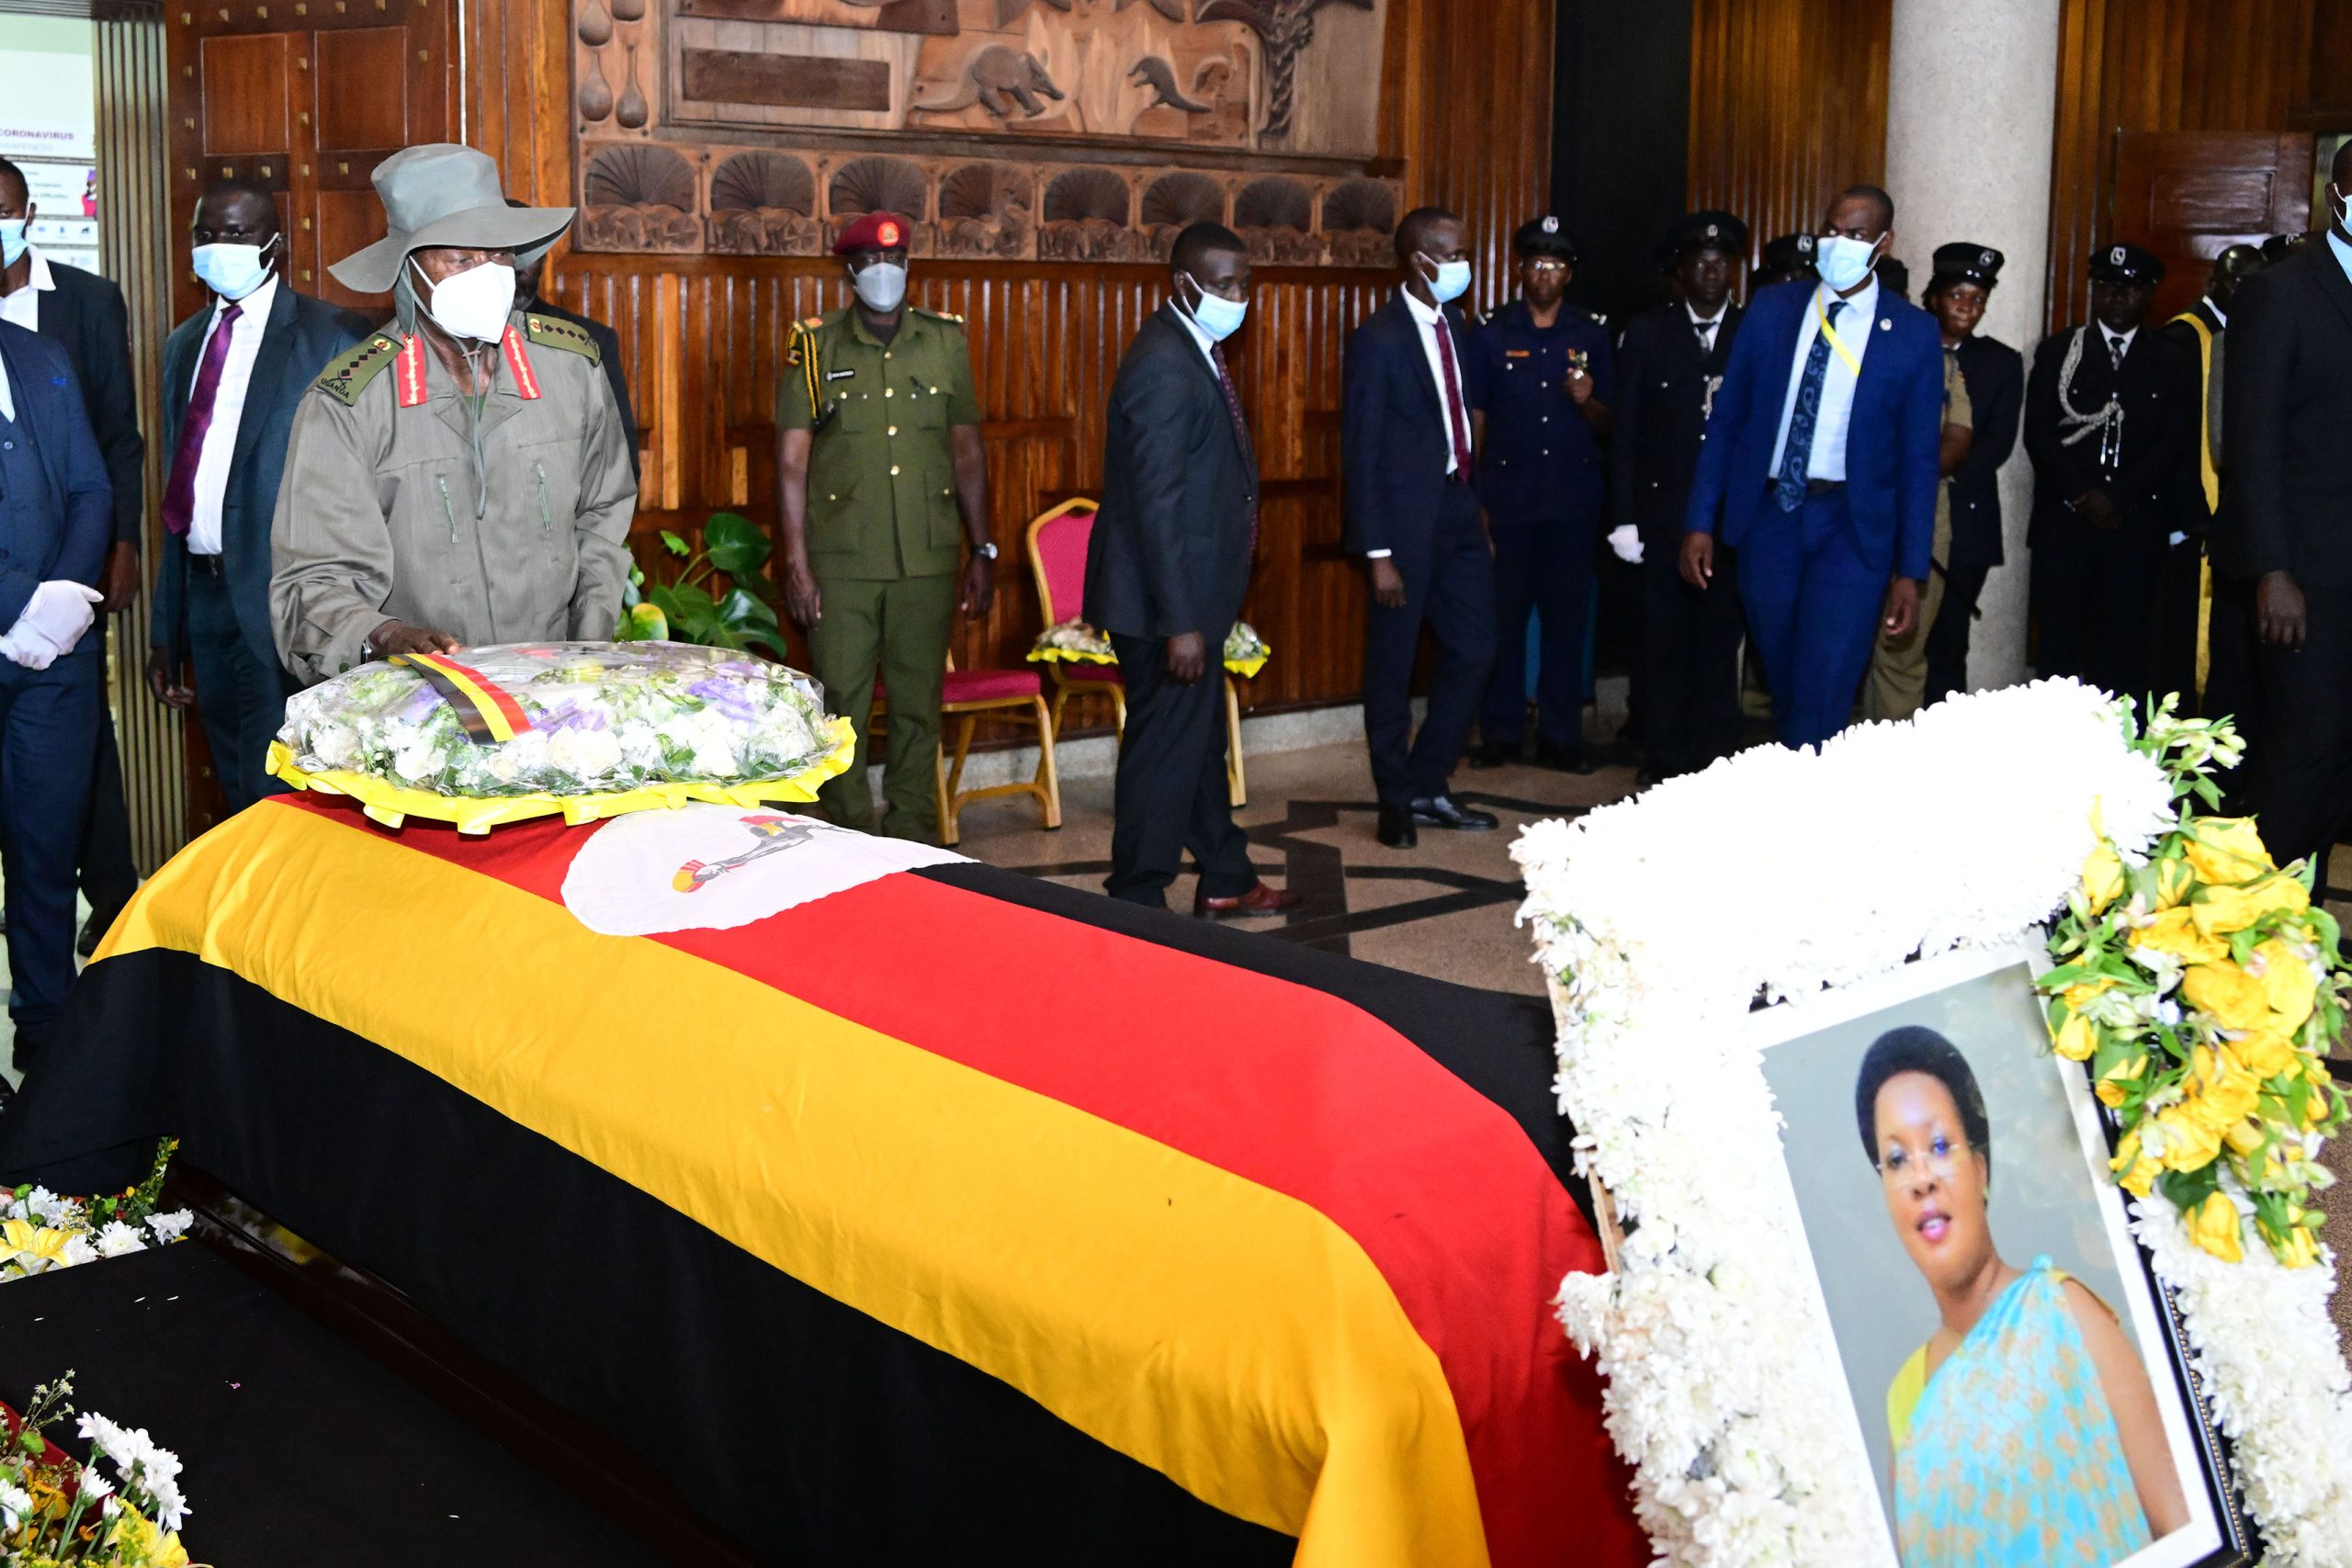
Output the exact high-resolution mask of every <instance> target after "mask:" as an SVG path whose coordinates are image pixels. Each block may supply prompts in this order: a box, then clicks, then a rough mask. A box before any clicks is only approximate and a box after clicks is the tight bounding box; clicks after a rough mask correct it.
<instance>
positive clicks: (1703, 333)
mask: <svg viewBox="0 0 2352 1568" xmlns="http://www.w3.org/2000/svg"><path fill="white" fill-rule="evenodd" d="M1682 310H1683V312H1684V313H1685V314H1686V315H1688V316H1689V317H1690V318H1691V331H1692V332H1694V333H1698V334H1699V352H1700V353H1702V354H1713V353H1714V352H1715V334H1716V333H1719V332H1721V331H1723V328H1724V316H1725V315H1726V314H1728V313H1729V312H1730V310H1731V307H1730V306H1729V305H1725V306H1724V308H1723V309H1722V310H1717V311H1716V312H1715V313H1714V314H1713V315H1712V316H1702V315H1701V314H1699V312H1698V311H1696V310H1691V302H1690V301H1689V300H1687V299H1686V300H1684V301H1683V302H1682Z"/></svg>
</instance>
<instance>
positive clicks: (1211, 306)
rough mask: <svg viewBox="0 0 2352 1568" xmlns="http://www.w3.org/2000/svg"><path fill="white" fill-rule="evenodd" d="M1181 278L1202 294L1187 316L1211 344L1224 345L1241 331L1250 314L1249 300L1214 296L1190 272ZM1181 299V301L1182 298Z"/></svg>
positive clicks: (1187, 312)
mask: <svg viewBox="0 0 2352 1568" xmlns="http://www.w3.org/2000/svg"><path fill="white" fill-rule="evenodd" d="M1180 276H1182V278H1183V279H1184V281H1185V282H1187V283H1189V284H1191V285H1192V286H1193V288H1194V289H1196V290H1198V292H1199V294H1200V299H1197V300H1196V301H1194V302H1193V306H1192V308H1191V309H1190V310H1187V311H1186V312H1185V314H1187V315H1189V316H1191V317H1192V318H1193V321H1194V322H1195V323H1197V324H1198V325H1199V327H1200V329H1201V331H1203V332H1204V333H1207V334H1208V338H1209V341H1210V342H1211V343H1223V342H1224V341H1225V340H1226V339H1227V338H1229V337H1231V336H1232V335H1233V334H1234V333H1238V332H1239V331H1240V330H1241V322H1242V321H1243V319H1244V318H1246V317H1247V316H1248V315H1249V314H1250V301H1249V300H1247V299H1226V298H1225V297H1224V296H1223V295H1220V294H1212V293H1210V292H1209V291H1208V290H1207V289H1205V288H1201V280H1200V279H1199V278H1197V277H1194V276H1193V275H1192V274H1191V273H1189V272H1187V273H1183V274H1181V275H1180ZM1179 298H1180V299H1181V298H1182V296H1179Z"/></svg>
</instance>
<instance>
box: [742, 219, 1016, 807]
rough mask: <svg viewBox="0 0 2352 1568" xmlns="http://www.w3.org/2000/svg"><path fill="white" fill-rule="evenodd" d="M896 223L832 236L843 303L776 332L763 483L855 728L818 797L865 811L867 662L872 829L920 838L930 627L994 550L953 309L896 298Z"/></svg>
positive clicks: (926, 776)
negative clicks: (844, 286) (879, 713)
mask: <svg viewBox="0 0 2352 1568" xmlns="http://www.w3.org/2000/svg"><path fill="white" fill-rule="evenodd" d="M907 235H908V226H907V220H905V219H903V218H901V217H899V215H898V214H896V213H892V212H875V213H869V214H867V215H866V216H865V217H864V218H861V219H859V220H857V221H856V222H854V223H853V224H851V225H850V226H849V227H848V228H847V229H846V230H844V231H842V236H841V238H840V240H838V241H837V242H836V243H834V245H833V254H835V255H838V256H841V257H842V258H844V260H845V261H846V263H847V265H848V268H849V276H850V282H851V285H852V286H853V288H855V290H856V294H857V299H856V302H855V303H854V304H853V305H851V306H849V307H847V308H846V309H843V310H836V311H834V312H832V313H831V315H828V316H820V317H813V318H811V319H810V320H809V321H804V322H802V323H800V324H799V325H798V326H796V327H794V328H793V329H792V341H791V344H790V347H789V349H788V350H787V352H786V355H785V367H784V373H783V375H782V377H781V378H780V380H779V383H778V385H777V388H776V419H775V424H776V489H777V491H778V495H779V500H780V507H781V510H782V513H783V525H784V526H783V536H784V556H785V562H784V566H785V606H786V611H787V612H788V613H789V614H790V615H791V616H792V618H793V620H794V621H795V622H796V623H797V624H798V625H799V626H801V627H802V628H803V629H804V630H805V631H807V633H808V634H809V662H810V664H811V665H812V666H813V667H814V668H813V669H812V670H811V671H810V672H811V673H812V674H814V675H815V676H816V677H817V679H818V680H819V681H820V682H823V683H824V687H825V701H826V703H827V705H829V706H831V709H832V711H833V712H835V713H837V714H847V715H848V716H850V717H851V719H852V720H854V722H855V724H856V727H857V759H856V761H855V763H854V765H853V766H852V767H851V769H850V771H849V772H848V773H844V774H842V776H841V777H839V778H837V779H835V780H833V781H832V782H831V784H827V785H826V786H825V789H824V792H823V794H822V795H821V796H820V799H821V800H822V801H823V803H824V806H825V809H826V812H827V813H828V815H830V816H831V818H832V819H833V821H834V822H836V823H838V824H840V825H841V826H842V827H845V828H856V829H869V828H871V826H872V825H873V818H874V802H873V797H872V795H871V794H870V792H869V791H868V789H867V787H866V775H865V764H866V730H867V728H868V727H869V725H870V724H871V722H872V719H873V706H872V705H873V701H874V677H875V674H876V671H877V669H878V670H879V671H880V674H881V676H882V680H883V683H884V685H885V687H886V689H887V690H888V695H889V705H890V722H889V740H890V746H889V758H888V763H887V765H886V767H885V768H884V771H883V798H884V800H885V802H886V803H887V806H888V815H887V816H886V817H885V818H884V819H883V824H882V828H883V831H884V832H886V833H888V834H890V835H891V836H892V837H894V838H901V839H924V840H935V839H937V837H938V836H939V802H938V795H937V781H936V777H935V773H934V769H935V768H936V767H937V762H936V761H935V759H936V756H937V750H938V746H939V691H940V677H941V675H942V674H943V673H944V671H945V669H946V662H947V634H948V630H949V627H950V626H951V625H952V623H953V613H954V612H955V611H957V610H960V611H962V612H963V613H964V614H965V615H987V614H988V611H989V604H990V602H991V600H992V599H993V597H994V592H995V591H994V588H993V585H992V584H991V582H990V581H989V570H990V568H991V567H992V566H993V565H994V563H995V561H996V558H997V548H996V546H995V545H994V544H993V543H991V542H990V541H989V484H988V459H987V454H986V450H985V448H983V447H982V446H981V445H980V409H979V402H978V399H977V398H976V397H975V396H974V394H973V391H972V363H971V358H970V355H968V354H967V352H966V349H965V346H964V323H963V319H962V318H961V317H958V316H947V315H940V314H937V313H935V312H933V311H930V310H917V309H912V308H910V307H909V306H908V304H907V303H906V297H907ZM967 543H968V544H969V546H970V554H969V556H968V558H967V556H966V553H965V547H966V545H967ZM959 561H962V562H963V572H962V578H961V581H960V582H959V581H958V580H957V572H956V565H957V563H958V562H959Z"/></svg>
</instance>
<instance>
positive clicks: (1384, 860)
mask: <svg viewBox="0 0 2352 1568" xmlns="http://www.w3.org/2000/svg"><path fill="white" fill-rule="evenodd" d="M1453 784H1454V790H1453V795H1454V798H1455V799H1456V800H1459V801H1461V802H1463V803H1464V804H1465V805H1471V806H1476V807H1483V808H1485V809H1486V810H1488V811H1491V812H1493V813H1494V814H1495V815H1497V816H1498V817H1499V818H1502V827H1501V828H1500V829H1499V830H1498V831H1494V832H1486V833H1464V832H1453V831H1448V830H1441V829H1426V828H1425V829H1422V830H1421V835H1420V845H1419V848H1418V849H1413V850H1391V849H1387V848H1385V847H1383V846H1382V845H1381V843H1380V842H1379V840H1377V839H1375V838H1374V836H1373V822H1374V795H1373V789H1372V774H1371V771H1370V769H1369V767H1368V765H1367V764H1366V761H1365V759H1364V750H1363V746H1362V745H1361V744H1346V745H1333V746H1319V747H1316V748H1313V749H1311V750H1303V751H1288V752H1282V753H1278V754H1276V755H1272V756H1268V757H1262V758H1260V757H1253V758H1251V759H1250V804H1249V806H1248V807H1245V808H1243V809H1242V810H1241V811H1239V812H1238V813H1237V817H1238V820H1239V821H1240V822H1241V824H1242V826H1243V827H1245V828H1246V829H1249V833H1250V844H1251V846H1252V859H1253V860H1254V862H1255V863H1256V865H1257V868H1258V873H1259V874H1260V875H1261V876H1263V877H1264V878H1265V879H1266V880H1267V881H1269V882H1271V883H1273V884H1275V885H1276V886H1288V887H1292V888H1295V889H1296V890H1298V891H1299V892H1301V893H1304V894H1305V895H1306V905H1305V906H1304V907H1303V908H1299V909H1297V910H1295V911H1294V912H1293V913H1291V914H1290V915H1288V916H1285V917H1283V919H1268V920H1249V921H1240V922H1236V923H1237V924H1239V925H1241V926H1243V927H1244V928H1245V929H1248V930H1252V931H1262V932H1263V933H1264V935H1265V936H1266V938H1267V940H1268V941H1271V942H1306V943H1309V944H1311V945H1313V946H1316V947H1319V948H1323V949H1325V950H1326V951H1328V952H1331V953H1347V954H1350V955H1351V956H1353V957H1356V958H1363V959H1368V960H1370V961H1371V962H1373V963H1374V964H1392V965H1394V966H1396V967H1397V968H1402V969H1410V970H1413V971H1415V972H1416V973H1419V974H1423V975H1430V976H1437V977H1439V978H1441V979H1446V980H1455V981H1459V982H1461V983H1462V984H1464V985H1468V986H1482V987H1487V988H1488V989H1492V990H1500V991H1521V992H1541V991H1542V990H1543V988H1544V983H1543V980H1542V978H1541V977H1540V976H1538V975H1537V974H1536V971H1535V968H1534V965H1533V964H1531V963H1530V962H1529V956H1530V953H1532V949H1531V948H1530V946H1529V944H1528V942H1527V938H1526V936H1525V934H1524V933H1523V932H1521V931H1517V930H1516V929H1514V928H1513V926H1512V925H1511V915H1512V913H1513V911H1514V910H1515V909H1517V908H1518V906H1519V900H1520V884H1519V874H1518V868H1517V867H1515V866H1514V865H1512V863H1511V860H1510V844H1511V840H1514V839H1515V838H1517V837H1518V836H1519V830H1520V829H1521V828H1523V827H1525V826H1526V825H1527V824H1528V823H1530V822H1533V821H1537V820H1539V819H1541V818H1545V817H1558V816H1563V815H1571V814H1574V813H1576V812H1579V811H1582V810H1585V809H1587V808H1589V807H1593V806H1597V805H1600V804H1602V803H1604V802H1607V801H1610V800H1614V799H1616V798H1617V797H1619V796H1620V795H1624V794H1625V793H1626V792H1628V791H1629V790H1631V789H1632V788H1633V784H1634V775H1633V771H1632V770H1631V769H1630V768H1607V769H1603V770H1602V771H1601V772H1600V773H1595V774H1592V775H1591V776H1589V777H1586V778H1577V777H1575V776H1573V775H1570V774H1567V773H1555V772H1553V771H1552V770H1550V769H1543V768H1534V767H1506V768H1497V769H1493V770H1491V771H1479V770H1473V769H1470V768H1466V767H1465V768H1463V769H1461V770H1459V771H1458V772H1456V773H1455V774H1454V776H1453ZM1111 790H1112V781H1111V780H1109V779H1107V778H1102V779H1083V780H1076V781H1073V782H1071V783H1069V784H1065V785H1064V786H1063V790H1062V819H1063V822H1064V824H1065V826H1063V827H1062V828H1061V829H1058V830H1057V831H1055V832H1050V833H1049V832H1046V831H1045V830H1044V829H1040V828H1039V827H1038V826H1037V825H1036V822H1037V815H1036V807H1035V806H1034V805H1032V804H1031V803H1029V802H1027V801H1023V800H1018V799H1014V800H1004V801H988V802H983V803H981V804H980V805H978V806H976V807H969V808H967V810H966V811H965V813H964V818H963V827H964V841H963V843H962V844H960V845H959V846H957V847H958V848H959V849H960V850H961V851H962V852H964V853H965V854H967V855H971V856H973V857H975V858H977V859H979V860H984V861H987V862H989V863H990V864H992V865H1001V866H1006V867H1010V868H1012V869H1014V870H1019V871H1025V872H1029V873H1031V874H1035V875H1038V876H1046V877H1050V878H1052V879H1053V880H1055V881H1057V882H1064V883H1068V884H1069V885H1070V886H1077V887H1087V888H1093V889H1097V890H1099V889H1100V888H1101V887H1102V886H1103V876H1104V875H1105V874H1107V873H1108V872H1109V870H1110V856H1111ZM1168 902H1169V906H1170V908H1174V909H1177V910H1179V911H1182V910H1186V909H1189V908H1192V902H1193V877H1192V876H1191V874H1189V873H1188V874H1186V875H1184V876H1183V877H1182V878H1180V879H1179V880H1178V882H1177V884H1176V886H1174V887H1172V888H1170V890H1169V896H1168Z"/></svg>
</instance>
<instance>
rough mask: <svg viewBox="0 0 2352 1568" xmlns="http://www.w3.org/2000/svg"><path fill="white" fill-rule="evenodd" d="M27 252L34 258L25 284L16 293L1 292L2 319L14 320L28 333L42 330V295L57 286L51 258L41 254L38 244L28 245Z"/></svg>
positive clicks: (0, 316) (0, 319)
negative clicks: (50, 262) (51, 267)
mask: <svg viewBox="0 0 2352 1568" xmlns="http://www.w3.org/2000/svg"><path fill="white" fill-rule="evenodd" d="M25 254H27V255H28V256H30V257H32V258H33V265H32V271H31V273H30V274H29V275H28V276H27V277H26V278H25V286H24V287H23V288H19V289H17V291H16V292H15V293H14V294H0V321H14V322H16V323H17V325H18V326H20V327H22V328H24V329H25V331H27V332H28V333H37V332H39V331H40V297H41V296H42V295H44V294H46V293H48V292H49V291H50V290H51V289H52V288H56V287H57V279H56V278H55V277H53V276H51V274H50V270H49V258H48V257H47V256H44V255H42V254H40V246H38V245H27V246H26V247H25Z"/></svg>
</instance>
